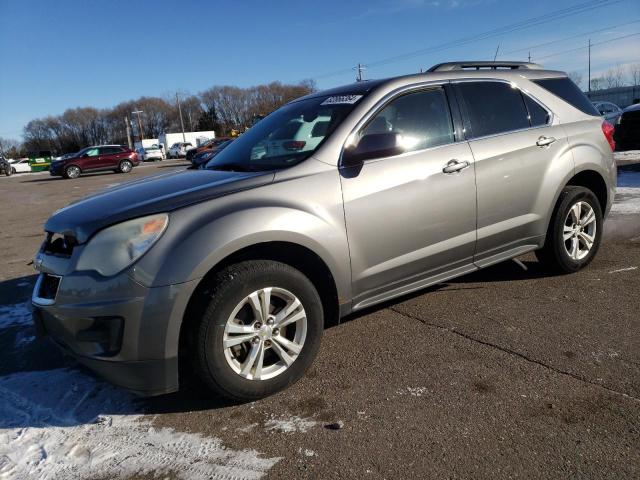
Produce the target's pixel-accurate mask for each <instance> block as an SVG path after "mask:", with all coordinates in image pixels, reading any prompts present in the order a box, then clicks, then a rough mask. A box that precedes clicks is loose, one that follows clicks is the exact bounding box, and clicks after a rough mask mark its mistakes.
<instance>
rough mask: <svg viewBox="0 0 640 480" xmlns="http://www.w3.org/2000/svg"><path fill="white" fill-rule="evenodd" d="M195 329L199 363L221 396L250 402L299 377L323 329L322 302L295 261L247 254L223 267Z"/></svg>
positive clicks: (202, 374) (198, 367) (206, 379)
mask: <svg viewBox="0 0 640 480" xmlns="http://www.w3.org/2000/svg"><path fill="white" fill-rule="evenodd" d="M207 300H208V302H209V304H208V306H207V308H206V310H205V312H204V315H203V316H202V318H201V319H200V322H199V325H198V328H197V330H196V332H195V342H196V344H197V348H196V352H197V353H196V358H195V370H196V372H197V374H198V376H199V377H200V378H201V379H202V380H203V381H204V383H205V384H206V385H207V386H208V387H209V388H210V389H211V390H212V391H213V392H214V393H215V394H217V395H222V396H224V397H226V398H229V399H231V400H234V401H252V400H256V399H259V398H263V397H266V396H268V395H271V394H273V393H275V392H277V391H279V390H282V389H284V388H286V387H288V386H289V385H291V384H292V383H294V382H296V381H297V380H298V379H299V378H300V377H302V375H303V374H304V372H305V371H306V370H307V368H308V367H309V365H311V363H312V362H313V359H314V358H315V356H316V354H317V352H318V349H319V347H320V339H321V337H322V332H323V325H324V320H323V310H322V302H321V301H320V297H319V295H318V292H317V290H316V289H315V287H314V285H313V284H312V283H311V281H310V280H309V279H308V278H307V277H306V276H305V275H303V274H302V273H301V272H300V271H298V270H296V269H294V268H293V267H291V266H289V265H286V264H283V263H279V262H273V261H266V260H264V261H263V260H260V261H247V262H242V263H238V264H235V265H231V266H229V267H227V268H226V269H224V270H222V271H221V272H219V273H218V274H217V275H216V277H215V279H214V286H213V289H212V290H211V291H210V292H209V293H208V294H207Z"/></svg>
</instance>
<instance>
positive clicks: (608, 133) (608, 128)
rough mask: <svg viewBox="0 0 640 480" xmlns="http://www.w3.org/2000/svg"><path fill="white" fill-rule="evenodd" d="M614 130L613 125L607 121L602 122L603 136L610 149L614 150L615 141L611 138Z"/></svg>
mask: <svg viewBox="0 0 640 480" xmlns="http://www.w3.org/2000/svg"><path fill="white" fill-rule="evenodd" d="M614 131H615V127H614V126H613V125H611V124H610V123H609V122H602V133H604V138H606V139H607V142H609V146H610V147H611V151H612V152H613V151H615V149H616V141H615V140H614V139H613V132H614Z"/></svg>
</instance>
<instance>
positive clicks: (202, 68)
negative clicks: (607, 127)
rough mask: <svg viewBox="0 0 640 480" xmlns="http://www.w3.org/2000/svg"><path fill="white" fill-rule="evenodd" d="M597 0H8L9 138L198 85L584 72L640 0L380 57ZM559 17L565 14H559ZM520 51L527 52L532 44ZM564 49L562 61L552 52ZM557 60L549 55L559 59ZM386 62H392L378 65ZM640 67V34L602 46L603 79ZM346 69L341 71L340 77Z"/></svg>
mask: <svg viewBox="0 0 640 480" xmlns="http://www.w3.org/2000/svg"><path fill="white" fill-rule="evenodd" d="M586 1H587V0H568V1H560V0H537V1H535V2H532V1H521V0H437V1H431V0H370V1H366V2H365V1H361V2H354V1H349V0H341V1H335V0H322V1H317V0H316V1H305V0H286V1H284V0H283V1H277V0H273V1H259V0H245V1H238V0H236V1H234V2H231V1H204V0H203V1H199V2H198V1H194V0H182V1H168V0H147V1H144V0H127V1H122V0H103V1H96V0H57V1H53V0H51V1H47V0H0V62H1V65H2V68H1V70H0V136H1V137H8V138H16V139H19V138H20V134H21V132H22V127H23V126H24V125H25V124H26V123H27V122H28V121H29V120H31V119H33V118H36V117H43V116H46V115H51V114H60V113H62V112H63V111H64V110H65V109H67V108H71V107H77V106H95V107H109V106H113V105H115V104H116V103H118V102H120V101H123V100H128V99H131V98H136V97H138V96H141V95H161V96H164V95H169V94H171V93H172V92H175V91H176V90H181V91H188V92H191V93H198V92H199V91H202V90H204V89H206V88H208V87H210V86H212V85H222V84H230V85H238V86H249V85H255V84H259V83H264V82H269V81H273V80H280V81H283V82H288V81H291V82H293V81H298V80H301V79H304V78H315V79H316V81H317V84H318V86H319V87H320V88H327V87H331V86H335V85H340V84H344V83H349V82H351V81H353V79H354V73H355V72H352V71H351V70H350V67H352V66H353V65H355V64H356V63H357V62H362V63H364V64H365V65H371V66H370V68H368V69H367V70H366V71H365V78H380V77H385V76H392V75H400V74H404V73H411V72H416V71H419V69H420V68H428V67H429V66H431V65H432V64H434V63H437V62H441V61H446V60H452V59H491V58H492V57H493V54H494V53H495V50H496V47H497V45H498V44H500V50H499V51H500V52H502V53H504V55H505V56H504V57H503V56H502V55H500V56H499V57H498V58H503V59H505V58H507V57H509V59H526V56H527V54H528V47H530V46H535V45H539V44H543V43H546V42H550V41H555V40H559V39H564V38H567V37H571V36H575V38H573V39H569V40H566V41H562V42H557V43H554V44H551V45H547V46H542V47H538V48H533V49H532V57H533V60H534V61H536V59H537V57H538V58H540V60H539V61H540V62H541V63H543V64H544V65H545V66H547V67H550V68H558V69H562V70H566V71H573V70H578V71H581V72H583V74H584V77H585V82H584V83H585V85H586V65H587V53H586V49H583V50H579V51H573V52H567V53H561V54H559V55H554V54H556V53H558V52H564V51H566V50H571V49H575V48H578V47H581V46H584V45H586V42H587V38H588V36H587V35H581V34H583V33H587V32H595V31H597V32H595V33H592V34H591V35H590V36H591V38H592V41H593V42H594V43H599V42H605V41H609V40H611V39H614V38H617V37H621V36H626V35H630V34H633V33H638V32H640V1H638V0H617V1H616V0H610V1H609V2H608V3H609V4H607V5H606V6H604V7H601V8H597V9H594V10H591V11H587V12H583V13H579V14H575V15H571V16H567V17H565V18H556V19H555V20H553V21H550V22H546V23H543V24H541V25H538V26H536V27H533V28H522V29H518V30H516V31H514V32H510V33H504V34H501V35H498V36H492V37H491V38H486V39H483V40H478V41H474V42H472V43H468V44H466V45H462V46H456V47H454V48H448V49H445V50H441V51H437V52H433V51H432V52H426V53H422V54H415V55H410V56H408V58H404V59H400V60H396V61H389V62H386V63H384V62H379V61H380V60H385V59H389V58H392V57H396V56H398V55H401V54H405V53H411V52H415V51H417V50H420V49H427V48H428V47H431V46H434V45H440V44H443V43H445V42H451V41H453V40H457V39H460V38H463V37H467V36H470V35H475V34H480V33H483V32H487V31H489V30H493V29H495V28H498V27H502V26H505V25H509V24H514V23H516V22H519V21H522V20H527V19H529V18H532V17H537V16H541V15H546V16H548V15H549V14H550V12H554V11H558V10H561V9H565V8H572V7H573V6H576V5H581V4H584V3H585V2H586ZM547 18H555V17H553V16H552V17H547ZM520 49H524V50H522V51H518V52H513V53H509V54H507V53H508V52H512V51H514V50H520ZM548 55H553V56H548ZM545 57H546V58H545ZM376 62H378V64H377V65H376ZM631 63H640V35H636V36H630V37H627V38H623V39H620V40H615V41H611V42H609V43H604V44H602V45H596V46H595V47H594V49H593V53H592V71H593V72H595V74H598V73H599V72H602V71H603V70H606V69H607V68H610V67H615V66H618V65H626V64H631ZM334 72H340V73H337V74H335V75H328V74H331V73H334Z"/></svg>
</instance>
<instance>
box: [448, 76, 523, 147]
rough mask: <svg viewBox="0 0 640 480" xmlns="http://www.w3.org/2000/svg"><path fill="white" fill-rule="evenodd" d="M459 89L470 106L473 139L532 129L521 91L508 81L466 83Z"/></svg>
mask: <svg viewBox="0 0 640 480" xmlns="http://www.w3.org/2000/svg"><path fill="white" fill-rule="evenodd" d="M458 88H459V90H460V92H461V93H462V96H463V98H464V103H465V105H466V107H467V115H468V116H469V122H470V123H471V133H472V137H473V138H477V137H484V136H487V135H495V134H498V133H504V132H509V131H512V130H520V129H522V128H528V127H529V118H528V117H529V114H528V112H527V109H526V107H525V104H524V102H523V100H522V95H521V93H520V90H519V89H517V88H514V87H512V86H511V85H510V84H508V83H504V82H462V83H459V84H458Z"/></svg>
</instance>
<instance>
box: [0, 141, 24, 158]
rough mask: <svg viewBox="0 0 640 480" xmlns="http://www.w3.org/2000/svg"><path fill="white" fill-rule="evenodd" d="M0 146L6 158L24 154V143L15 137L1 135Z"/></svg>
mask: <svg viewBox="0 0 640 480" xmlns="http://www.w3.org/2000/svg"><path fill="white" fill-rule="evenodd" d="M0 148H2V152H0V153H2V154H3V155H4V156H5V157H6V158H19V157H21V156H22V144H21V143H20V142H19V141H18V140H15V139H13V138H2V137H0Z"/></svg>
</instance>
